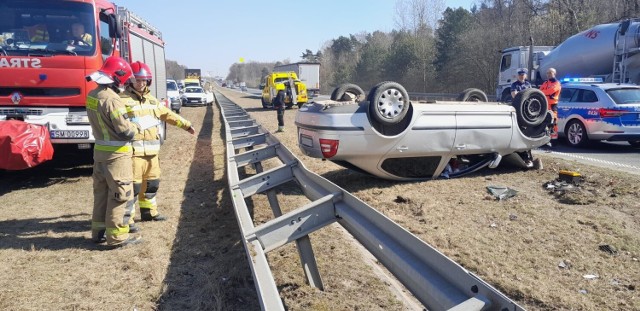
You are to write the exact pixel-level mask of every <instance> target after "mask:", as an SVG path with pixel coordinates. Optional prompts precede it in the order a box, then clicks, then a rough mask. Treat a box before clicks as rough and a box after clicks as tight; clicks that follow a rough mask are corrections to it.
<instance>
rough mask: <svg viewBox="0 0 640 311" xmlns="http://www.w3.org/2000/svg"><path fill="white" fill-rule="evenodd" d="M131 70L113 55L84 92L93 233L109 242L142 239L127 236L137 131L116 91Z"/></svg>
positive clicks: (116, 244) (90, 78) (96, 238)
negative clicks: (133, 142)
mask: <svg viewBox="0 0 640 311" xmlns="http://www.w3.org/2000/svg"><path fill="white" fill-rule="evenodd" d="M131 76H132V72H131V66H129V64H128V63H127V62H126V61H125V60H124V59H122V58H120V57H113V56H112V57H109V58H107V59H106V60H105V62H104V64H103V65H102V68H100V69H99V70H98V71H96V72H94V73H92V74H91V75H89V76H87V78H86V79H87V81H94V82H95V83H97V84H98V86H97V87H96V88H95V89H94V90H93V91H91V92H89V94H87V102H86V107H87V117H88V118H89V124H90V125H91V130H92V131H93V136H94V137H95V144H94V147H93V162H94V163H93V176H92V177H93V215H92V217H91V238H92V240H93V241H94V242H96V243H104V242H106V243H107V246H110V247H120V246H124V245H129V244H136V243H138V242H140V239H139V237H132V236H129V219H128V218H127V215H126V213H125V211H126V210H128V209H130V208H131V206H133V204H134V202H133V172H132V171H131V165H132V160H131V156H132V151H133V148H132V146H131V139H133V138H134V137H135V135H136V134H138V133H139V132H140V127H139V126H138V125H136V124H135V123H132V122H131V121H129V118H128V115H127V109H126V107H125V105H124V101H123V100H122V99H121V98H120V96H118V92H120V88H121V87H124V83H125V81H127V80H128V79H129V78H130V77H131Z"/></svg>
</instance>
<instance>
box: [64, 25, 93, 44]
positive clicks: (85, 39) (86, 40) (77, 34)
mask: <svg viewBox="0 0 640 311" xmlns="http://www.w3.org/2000/svg"><path fill="white" fill-rule="evenodd" d="M71 35H72V36H73V39H71V40H70V41H69V44H71V45H84V46H93V37H92V36H91V35H90V34H88V33H86V32H85V31H84V25H83V24H82V23H73V24H71Z"/></svg>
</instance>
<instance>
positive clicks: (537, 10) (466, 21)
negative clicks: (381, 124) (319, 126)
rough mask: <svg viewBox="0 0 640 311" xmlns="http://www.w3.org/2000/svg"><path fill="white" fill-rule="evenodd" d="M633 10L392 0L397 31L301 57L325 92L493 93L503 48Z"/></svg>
mask: <svg viewBox="0 0 640 311" xmlns="http://www.w3.org/2000/svg"><path fill="white" fill-rule="evenodd" d="M638 13H640V0H608V1H602V0H478V1H476V4H475V5H473V7H471V8H470V9H469V10H467V9H465V8H451V7H445V5H444V0H397V1H396V16H395V18H394V21H395V24H396V25H395V26H396V27H395V29H394V30H392V31H390V32H383V31H374V32H371V33H368V32H363V33H358V34H348V35H344V36H339V37H338V38H335V39H332V40H329V41H327V42H326V43H325V44H324V46H323V47H322V49H321V50H320V51H318V52H316V53H312V52H311V51H310V50H306V51H305V52H303V53H302V56H301V58H302V59H303V60H305V61H317V62H320V64H321V66H320V80H321V87H322V90H321V92H322V93H324V94H328V93H330V92H331V90H332V89H333V88H335V87H336V86H337V85H339V84H341V83H345V82H351V83H356V84H358V85H360V86H361V87H362V88H363V89H364V90H368V89H370V88H371V87H372V86H373V85H375V84H377V83H378V82H381V81H388V80H391V81H396V82H399V83H401V84H402V85H404V86H405V87H406V88H407V90H409V91H413V92H445V93H457V92H460V91H462V90H463V89H466V88H469V87H475V88H479V89H482V90H484V91H485V92H487V93H488V94H493V93H495V89H496V86H497V85H496V84H497V76H498V66H499V62H500V55H501V54H500V51H501V50H502V49H504V48H508V47H512V46H519V45H529V43H530V38H532V39H533V43H534V44H535V45H552V46H555V45H558V44H559V43H561V42H562V41H564V40H565V39H567V38H568V37H570V36H572V35H574V34H576V33H578V32H580V31H583V30H586V29H588V28H590V27H592V26H594V25H597V24H602V23H611V22H618V21H621V20H623V19H626V18H633V17H637V16H638ZM577 52H579V51H577ZM287 62H288V60H285V61H284V63H287ZM278 63H280V62H278ZM276 64H277V63H255V62H251V63H244V64H238V63H236V64H233V65H232V66H231V68H230V70H229V76H228V77H227V79H229V80H236V81H246V82H247V84H249V85H257V84H258V83H259V81H260V78H261V77H263V76H264V75H266V74H267V73H269V72H271V71H272V70H273V66H275V65H276Z"/></svg>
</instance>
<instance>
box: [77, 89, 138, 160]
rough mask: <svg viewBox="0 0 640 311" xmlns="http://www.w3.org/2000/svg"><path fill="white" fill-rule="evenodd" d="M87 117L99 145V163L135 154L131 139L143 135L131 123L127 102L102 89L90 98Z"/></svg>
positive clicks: (97, 154)
mask: <svg viewBox="0 0 640 311" xmlns="http://www.w3.org/2000/svg"><path fill="white" fill-rule="evenodd" d="M87 116H88V118H89V124H91V130H92V131H93V137H94V138H95V145H94V148H93V157H94V159H95V160H97V161H106V160H112V159H116V158H119V157H123V156H127V155H128V156H130V155H131V153H132V147H131V142H130V141H131V139H133V137H134V136H135V135H136V133H138V132H139V130H138V126H137V125H135V124H134V123H132V122H130V121H129V120H128V115H127V110H126V107H125V105H124V102H123V101H122V99H121V98H120V96H118V94H116V92H115V91H114V90H112V89H111V88H109V87H107V86H104V85H99V86H98V87H97V88H96V89H94V90H93V91H91V92H89V94H88V96H87Z"/></svg>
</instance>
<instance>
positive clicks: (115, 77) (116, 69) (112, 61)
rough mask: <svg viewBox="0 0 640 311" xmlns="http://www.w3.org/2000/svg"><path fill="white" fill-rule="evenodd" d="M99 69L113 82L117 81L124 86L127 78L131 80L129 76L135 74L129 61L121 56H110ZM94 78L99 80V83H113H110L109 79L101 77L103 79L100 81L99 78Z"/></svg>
mask: <svg viewBox="0 0 640 311" xmlns="http://www.w3.org/2000/svg"><path fill="white" fill-rule="evenodd" d="M98 71H99V72H100V73H102V74H104V75H106V77H107V78H109V79H111V80H112V81H111V83H116V84H117V85H118V86H123V85H124V84H125V82H127V80H129V78H131V76H132V75H133V72H132V70H131V66H129V63H127V61H125V60H124V59H122V58H121V57H117V56H111V57H108V58H107V59H106V60H105V61H104V64H103V65H102V68H100V69H99V70H98ZM93 80H94V81H96V82H98V83H99V84H111V83H108V82H109V81H108V79H100V80H102V81H99V80H97V79H93ZM101 82H107V83H101Z"/></svg>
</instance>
